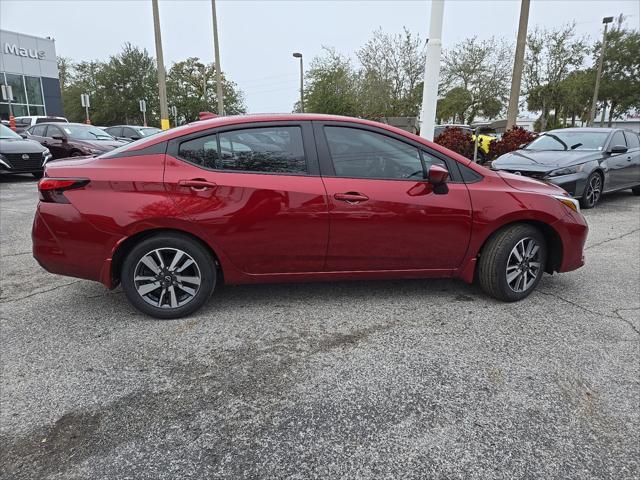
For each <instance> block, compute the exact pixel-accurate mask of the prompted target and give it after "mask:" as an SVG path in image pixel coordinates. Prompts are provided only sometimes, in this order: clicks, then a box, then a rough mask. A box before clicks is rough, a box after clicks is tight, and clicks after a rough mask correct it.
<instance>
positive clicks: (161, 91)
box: [151, 0, 169, 130]
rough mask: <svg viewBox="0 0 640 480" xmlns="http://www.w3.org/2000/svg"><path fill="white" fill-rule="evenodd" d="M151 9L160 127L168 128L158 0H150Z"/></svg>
mask: <svg viewBox="0 0 640 480" xmlns="http://www.w3.org/2000/svg"><path fill="white" fill-rule="evenodd" d="M151 7H152V10H153V30H154V33H155V37H156V61H157V63H158V95H159V97H160V128H162V130H168V129H169V109H168V107H167V84H166V78H165V72H164V57H163V55H162V36H161V34H160V13H159V12H158V0H151Z"/></svg>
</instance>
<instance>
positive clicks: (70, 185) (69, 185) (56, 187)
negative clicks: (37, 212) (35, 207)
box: [38, 177, 89, 203]
mask: <svg viewBox="0 0 640 480" xmlns="http://www.w3.org/2000/svg"><path fill="white" fill-rule="evenodd" d="M88 183H89V179H88V178H49V177H44V178H43V179H41V180H40V181H39V182H38V192H39V193H40V200H42V201H43V202H49V203H69V200H68V199H67V197H65V196H64V192H66V191H68V190H75V189H76V188H82V187H84V186H85V185H87V184H88Z"/></svg>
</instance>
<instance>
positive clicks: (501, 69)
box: [440, 37, 513, 123]
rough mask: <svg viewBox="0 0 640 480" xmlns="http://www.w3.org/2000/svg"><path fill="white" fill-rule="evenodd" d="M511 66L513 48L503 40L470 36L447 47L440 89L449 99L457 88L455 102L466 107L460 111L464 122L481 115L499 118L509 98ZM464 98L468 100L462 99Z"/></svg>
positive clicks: (460, 117)
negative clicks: (451, 92) (451, 46)
mask: <svg viewBox="0 0 640 480" xmlns="http://www.w3.org/2000/svg"><path fill="white" fill-rule="evenodd" d="M512 66H513V62H512V52H511V47H510V46H509V45H508V44H506V43H505V42H504V41H499V40H496V39H495V38H491V39H489V40H484V41H482V40H478V39H477V37H472V38H468V39H466V40H463V41H462V42H460V43H457V44H456V45H454V46H453V48H451V49H449V50H445V52H444V54H443V59H442V82H441V85H440V91H441V92H442V93H444V95H445V98H446V96H447V93H448V92H450V91H452V90H454V89H456V91H455V92H454V98H455V99H456V104H457V106H458V107H459V108H462V107H463V106H464V108H463V109H462V110H459V111H458V112H457V115H458V116H459V120H460V121H461V122H462V123H472V122H473V121H474V120H475V118H476V117H477V116H478V115H482V116H483V117H485V118H489V119H491V118H496V117H497V116H498V115H499V114H500V113H501V112H502V111H503V110H504V105H505V104H506V101H507V99H508V95H509V79H510V78H511V68H512ZM462 90H464V91H466V92H467V94H465V95H464V96H463V95H462V93H461V91H462ZM463 98H464V99H466V100H467V101H466V102H461V100H462V99H463Z"/></svg>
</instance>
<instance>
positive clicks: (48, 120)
mask: <svg viewBox="0 0 640 480" xmlns="http://www.w3.org/2000/svg"><path fill="white" fill-rule="evenodd" d="M52 122H57V123H69V122H68V121H67V119H66V118H56V117H46V118H36V123H52Z"/></svg>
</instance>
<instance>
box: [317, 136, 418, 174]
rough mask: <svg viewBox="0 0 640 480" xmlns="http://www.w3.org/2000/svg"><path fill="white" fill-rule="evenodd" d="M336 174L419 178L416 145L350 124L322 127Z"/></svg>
mask: <svg viewBox="0 0 640 480" xmlns="http://www.w3.org/2000/svg"><path fill="white" fill-rule="evenodd" d="M324 131H325V135H326V137H327V143H328V144H329V152H330V154H331V159H332V160H333V166H334V169H335V172H336V175H337V176H338V177H347V178H385V179H410V178H411V179H421V178H423V175H424V170H423V166H422V162H421V160H420V153H419V151H418V149H417V148H415V147H413V146H411V145H408V144H406V143H404V142H401V141H399V140H395V139H393V138H391V137H388V136H386V135H382V134H379V133H375V132H371V131H368V130H361V129H358V128H351V127H329V126H327V127H325V129H324Z"/></svg>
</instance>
